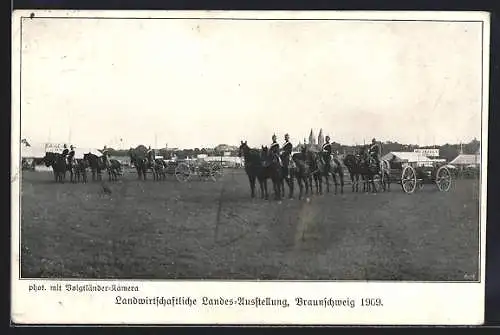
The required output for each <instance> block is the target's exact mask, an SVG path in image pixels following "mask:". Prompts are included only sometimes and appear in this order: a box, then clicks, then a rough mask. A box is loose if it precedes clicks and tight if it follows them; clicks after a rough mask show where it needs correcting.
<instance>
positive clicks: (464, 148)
mask: <svg viewBox="0 0 500 335" xmlns="http://www.w3.org/2000/svg"><path fill="white" fill-rule="evenodd" d="M332 148H333V151H334V152H336V151H338V152H339V153H344V152H351V151H353V150H354V149H355V146H349V145H342V144H341V143H336V142H333V143H332ZM419 148H420V149H423V148H434V149H439V150H440V157H441V158H444V159H446V160H448V161H450V160H452V159H454V158H455V157H457V156H458V155H459V154H460V152H463V153H464V154H474V153H476V152H477V151H478V149H479V148H480V142H479V141H478V140H477V139H473V140H472V141H470V142H468V143H462V144H449V143H446V144H444V145H438V146H419V145H417V144H402V143H398V142H392V141H386V142H384V143H382V154H383V155H384V154H386V153H389V152H392V151H413V150H414V149H419ZM108 150H109V153H110V155H112V156H128V152H129V150H128V149H127V150H116V149H113V148H108ZM134 150H140V151H144V152H145V151H147V147H146V146H144V145H139V146H138V147H137V148H135V149H134ZM230 153H231V155H233V156H236V155H237V154H238V152H237V151H230ZM156 154H157V155H160V156H163V157H164V158H165V159H170V158H172V157H173V155H174V154H175V155H176V156H177V157H179V158H184V157H196V156H197V155H199V154H206V155H209V156H223V155H224V152H222V151H217V150H215V149H212V148H194V149H182V150H179V149H165V148H163V149H159V150H156Z"/></svg>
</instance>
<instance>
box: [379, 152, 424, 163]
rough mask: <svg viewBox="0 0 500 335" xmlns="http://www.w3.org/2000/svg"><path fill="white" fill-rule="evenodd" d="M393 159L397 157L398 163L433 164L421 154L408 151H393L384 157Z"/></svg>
mask: <svg viewBox="0 0 500 335" xmlns="http://www.w3.org/2000/svg"><path fill="white" fill-rule="evenodd" d="M393 157H395V160H396V161H397V162H410V163H412V162H424V163H425V162H433V160H432V159H430V158H429V157H427V156H425V155H423V154H421V153H420V152H408V151H393V152H390V153H388V154H386V155H384V156H382V159H392V158H393Z"/></svg>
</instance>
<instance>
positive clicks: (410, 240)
mask: <svg viewBox="0 0 500 335" xmlns="http://www.w3.org/2000/svg"><path fill="white" fill-rule="evenodd" d="M45 14H46V13H45V12H33V13H32V14H31V15H29V12H26V13H24V14H23V16H22V17H20V19H19V20H18V22H19V25H18V27H15V29H14V31H13V34H14V35H15V36H14V37H13V38H17V39H18V44H19V50H17V51H16V50H14V51H13V55H14V56H13V57H17V59H18V64H17V65H18V68H17V69H16V68H13V72H16V73H17V74H16V75H17V76H18V80H17V81H16V82H17V83H18V86H17V87H13V91H14V94H18V96H17V100H16V99H14V100H13V101H15V102H17V105H16V106H13V109H14V112H13V123H18V125H17V126H15V127H14V128H13V129H17V133H16V132H15V131H14V132H13V136H15V137H17V142H13V147H12V151H13V157H17V158H18V162H16V163H15V164H17V165H16V167H17V168H18V170H14V172H13V173H12V176H11V180H12V183H13V185H16V184H15V183H14V182H17V185H18V186H19V187H18V199H19V205H18V210H19V211H18V212H16V213H15V214H14V215H17V216H19V222H18V224H15V223H14V224H13V230H15V231H16V234H15V235H13V236H17V237H18V240H19V241H18V242H17V251H16V252H17V253H18V256H19V257H18V258H17V259H16V262H18V267H19V269H18V275H19V279H20V280H27V279H30V280H31V279H54V280H150V281H163V280H167V281H171V280H178V281H194V282H196V281H199V280H204V281H207V280H208V281H232V282H238V281H248V282H254V281H260V282H276V283H277V284H279V283H281V282H282V283H288V282H303V283H304V282H319V281H321V282H328V281H331V282H344V281H349V282H367V281H370V282H389V283H391V282H393V283H397V282H413V283H417V282H418V283H432V282H440V283H446V282H454V283H458V282H466V283H479V282H480V281H481V278H482V276H483V273H482V272H483V271H484V269H483V263H482V261H483V258H484V255H483V254H482V253H484V249H482V248H483V245H484V239H485V236H484V227H483V226H484V224H482V223H481V222H482V220H485V219H484V218H481V216H482V215H484V214H482V208H483V209H484V208H485V206H486V204H485V200H484V197H485V190H486V188H485V180H486V179H485V178H486V176H485V169H484V168H485V166H484V164H486V160H485V159H484V158H483V155H485V152H486V148H487V143H486V141H487V129H485V127H484V125H485V124H487V120H486V119H485V118H486V115H487V108H488V107H487V99H486V98H485V94H486V93H485V91H488V88H487V86H485V83H486V85H487V83H488V82H487V78H485V77H484V76H485V73H487V71H488V65H487V64H486V63H485V57H486V56H485V54H488V48H489V45H488V44H485V34H487V32H486V30H485V29H486V27H485V24H484V20H480V19H477V18H476V19H460V18H459V19H421V20H420V19H418V18H417V19H415V18H413V19H405V16H403V15H401V16H400V18H399V19H395V18H393V19H383V18H382V19H375V18H370V17H369V15H368V16H366V15H365V16H363V15H360V16H359V18H356V17H355V16H353V15H351V16H349V17H348V18H341V19H335V18H329V19H327V18H325V16H324V15H323V16H321V15H320V17H319V18H315V16H314V14H311V15H310V17H307V15H298V14H291V13H289V14H288V15H281V16H280V15H276V16H275V17H273V15H272V12H270V13H268V14H267V15H261V16H259V15H258V14H255V13H254V14H253V15H250V14H248V15H247V14H244V13H239V15H225V14H224V12H218V13H215V14H213V15H207V14H206V13H205V15H201V14H200V15H197V14H196V12H194V13H193V12H191V13H190V14H189V15H186V16H184V17H183V15H180V14H178V15H175V18H171V19H169V15H168V13H167V14H165V15H164V16H161V15H157V16H142V17H134V16H131V15H128V16H126V15H125V16H123V17H118V16H116V13H115V14H114V16H113V15H102V16H101V15H97V14H92V15H88V16H86V15H84V14H78V15H77V14H74V15H72V14H71V13H70V14H68V13H65V14H64V15H58V14H57V11H52V12H51V13H50V15H45ZM318 15H319V14H317V15H316V16H318ZM394 15H395V14H394ZM394 15H393V17H394ZM450 15H451V14H450ZM16 52H17V54H16ZM16 127H17V128H16ZM13 141H14V140H13ZM16 171H17V172H16ZM484 222H485V221H484ZM483 280H484V279H483Z"/></svg>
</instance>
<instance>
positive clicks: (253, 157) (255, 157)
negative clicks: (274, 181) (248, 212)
mask: <svg viewBox="0 0 500 335" xmlns="http://www.w3.org/2000/svg"><path fill="white" fill-rule="evenodd" d="M238 156H239V157H243V158H244V160H245V172H246V174H247V176H248V182H249V183H250V191H251V197H252V198H255V182H256V181H257V180H258V181H259V186H260V195H261V197H262V198H266V199H267V197H268V195H267V194H264V188H263V186H262V180H261V174H262V163H261V160H260V152H259V151H258V150H256V149H250V147H249V146H248V145H247V141H245V142H243V141H241V145H240V148H239V150H238Z"/></svg>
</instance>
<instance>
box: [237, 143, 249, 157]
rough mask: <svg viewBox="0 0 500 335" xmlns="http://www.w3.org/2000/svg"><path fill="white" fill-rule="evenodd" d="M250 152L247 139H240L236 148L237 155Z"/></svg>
mask: <svg viewBox="0 0 500 335" xmlns="http://www.w3.org/2000/svg"><path fill="white" fill-rule="evenodd" d="M249 152H250V147H249V146H248V144H247V141H245V142H243V141H241V144H240V147H239V149H238V157H241V156H245V155H247V154H248V153H249Z"/></svg>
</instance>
